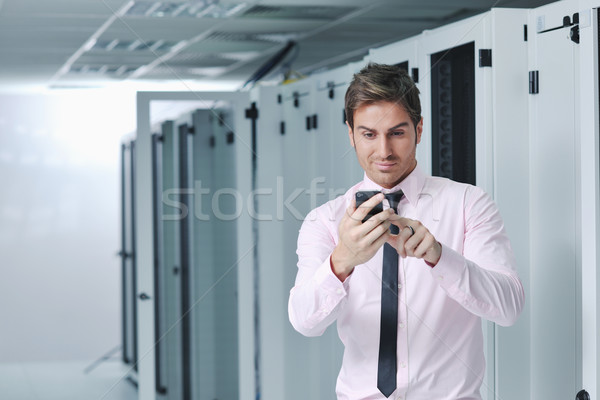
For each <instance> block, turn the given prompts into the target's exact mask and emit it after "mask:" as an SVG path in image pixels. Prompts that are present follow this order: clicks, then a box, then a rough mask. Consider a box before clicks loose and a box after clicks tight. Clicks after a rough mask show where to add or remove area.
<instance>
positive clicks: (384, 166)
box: [374, 162, 396, 171]
mask: <svg viewBox="0 0 600 400" xmlns="http://www.w3.org/2000/svg"><path fill="white" fill-rule="evenodd" d="M374 164H375V166H376V167H377V169H378V170H380V171H389V170H390V169H392V168H394V166H395V165H396V163H395V162H376V163H374Z"/></svg>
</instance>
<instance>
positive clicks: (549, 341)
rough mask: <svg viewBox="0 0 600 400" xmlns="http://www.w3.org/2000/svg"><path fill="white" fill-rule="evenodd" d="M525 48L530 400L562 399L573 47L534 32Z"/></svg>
mask: <svg viewBox="0 0 600 400" xmlns="http://www.w3.org/2000/svg"><path fill="white" fill-rule="evenodd" d="M565 11H567V10H563V12H562V13H561V12H560V10H557V9H555V10H554V11H550V12H548V13H544V12H543V11H540V13H539V14H537V18H536V19H535V20H534V21H535V23H530V24H529V25H530V26H532V27H538V29H537V30H538V31H540V30H541V31H543V30H545V29H547V28H554V27H561V26H562V17H563V16H564V15H566V14H565ZM544 21H545V26H544V27H542V26H541V25H543V24H544ZM532 22H533V21H532ZM539 28H541V29H539ZM532 44H533V46H534V47H533V51H534V54H533V60H532V61H533V62H532V66H533V67H534V69H535V70H537V71H539V93H537V94H534V95H532V96H531V99H530V106H531V142H530V143H531V145H530V156H531V192H530V193H531V204H532V207H531V225H530V230H531V294H530V296H529V302H530V305H531V398H532V399H540V400H541V399H549V398H553V399H562V398H565V399H569V398H574V397H575V394H576V393H577V389H578V386H579V384H578V382H579V381H580V379H581V378H580V360H581V349H580V343H581V341H580V328H579V327H580V324H581V321H580V320H579V312H580V296H578V294H579V289H578V288H579V287H581V282H580V280H579V279H578V275H579V274H580V260H579V256H578V242H577V225H578V222H577V212H576V210H577V208H578V191H577V168H576V163H577V157H578V156H577V153H578V152H577V149H576V137H577V132H576V121H575V107H574V104H575V75H576V73H577V71H576V68H575V64H574V60H575V56H576V52H577V44H575V43H574V42H573V41H571V40H570V38H569V28H568V27H566V28H560V29H555V30H550V31H547V32H538V33H536V34H535V35H534V37H533V43H532ZM557 220H558V221H560V223H559V224H558V225H560V227H557V223H556V221H557Z"/></svg>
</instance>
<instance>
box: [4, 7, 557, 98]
mask: <svg viewBox="0 0 600 400" xmlns="http://www.w3.org/2000/svg"><path fill="white" fill-rule="evenodd" d="M552 1H553V0H495V1H489V0H381V1H371V2H368V1H364V0H300V1H291V0H247V1H244V0H164V1H155V0H135V1H132V0H0V85H2V84H9V83H10V84H12V85H14V84H15V83H23V84H32V83H34V84H38V85H45V86H47V87H70V86H78V85H80V86H85V85H90V84H98V82H114V81H123V80H134V81H135V80H140V81H141V80H144V81H147V80H151V81H157V80H160V81H166V80H195V79H197V80H211V81H241V82H243V81H245V80H246V79H248V78H249V77H250V76H251V75H252V74H253V73H254V72H255V71H256V70H257V69H258V68H260V66H261V65H263V64H264V63H265V61H267V60H268V59H269V58H270V57H271V56H273V55H274V54H275V53H276V52H277V51H279V50H280V49H282V48H283V47H284V46H285V45H286V43H287V41H288V40H295V41H296V42H297V43H298V44H299V46H298V51H297V53H296V58H295V59H294V61H293V63H292V64H291V67H292V69H293V70H294V71H297V72H300V73H305V74H306V73H309V72H311V71H312V70H314V69H316V68H322V67H323V66H324V65H325V66H336V65H340V64H345V63H348V62H350V61H352V60H356V59H360V58H362V57H363V56H364V54H366V51H367V49H369V48H373V47H378V46H381V45H383V44H386V43H391V42H394V41H398V40H400V39H402V38H406V37H410V36H413V35H416V34H418V33H420V32H421V31H423V30H424V29H431V28H434V27H437V26H441V25H445V24H447V23H449V22H452V21H456V20H460V19H463V18H466V17H468V16H471V15H475V14H478V13H481V12H484V11H487V10H489V9H490V8H491V7H519V8H530V7H537V6H540V5H543V4H547V3H550V2H552Z"/></svg>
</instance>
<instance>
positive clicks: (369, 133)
mask: <svg viewBox="0 0 600 400" xmlns="http://www.w3.org/2000/svg"><path fill="white" fill-rule="evenodd" d="M363 136H364V137H366V138H367V139H371V138H373V137H375V134H374V133H373V132H364V133H363Z"/></svg>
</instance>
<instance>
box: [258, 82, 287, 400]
mask: <svg viewBox="0 0 600 400" xmlns="http://www.w3.org/2000/svg"><path fill="white" fill-rule="evenodd" d="M257 97H259V98H258V100H257V104H258V106H257V107H258V109H259V118H258V120H257V137H256V148H257V165H256V168H257V171H256V186H257V191H256V193H255V197H253V198H252V199H251V200H249V202H250V201H251V202H252V204H250V203H248V206H251V207H252V210H255V211H256V212H255V213H254V215H252V218H255V221H254V223H255V224H256V227H257V230H258V237H257V238H256V239H257V240H258V265H257V266H256V268H257V269H258V288H257V289H258V290H257V292H256V293H254V296H255V301H257V302H258V304H257V308H258V313H257V319H256V320H255V321H254V329H255V333H256V335H255V338H257V340H258V344H257V346H256V349H255V357H256V360H257V363H256V364H255V368H256V369H259V371H260V373H259V374H258V375H257V376H260V382H259V383H258V385H257V387H258V392H259V393H260V398H261V399H264V400H271V399H273V400H275V399H284V398H286V397H287V394H288V391H287V389H286V387H285V376H286V369H287V368H286V366H287V365H288V364H287V363H286V360H287V359H288V357H287V352H288V351H289V350H290V349H289V348H288V347H286V343H285V335H286V334H287V331H288V329H289V324H290V323H289V320H288V316H287V300H288V296H289V289H290V288H289V287H287V284H288V280H287V279H288V276H287V270H288V269H294V265H287V264H286V263H285V261H284V260H286V257H284V250H283V247H284V246H283V243H284V238H283V233H284V226H285V224H284V220H283V209H282V206H283V204H282V201H280V190H281V185H282V184H283V183H284V181H283V172H282V168H283V157H284V155H283V143H284V140H285V137H286V135H287V131H288V129H289V125H288V124H287V123H286V121H284V119H283V98H282V95H281V88H279V87H264V88H260V91H259V94H258V95H257ZM282 195H283V194H281V196H282ZM254 205H256V208H254Z"/></svg>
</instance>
